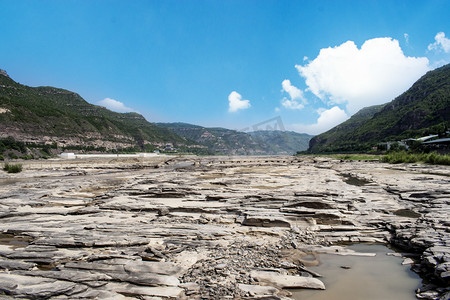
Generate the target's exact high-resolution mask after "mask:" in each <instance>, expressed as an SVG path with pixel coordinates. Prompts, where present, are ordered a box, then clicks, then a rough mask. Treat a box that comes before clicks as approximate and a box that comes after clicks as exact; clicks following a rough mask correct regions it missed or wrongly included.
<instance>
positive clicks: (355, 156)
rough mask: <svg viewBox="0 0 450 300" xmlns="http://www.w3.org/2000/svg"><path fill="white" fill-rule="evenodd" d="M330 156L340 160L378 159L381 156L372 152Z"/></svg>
mask: <svg viewBox="0 0 450 300" xmlns="http://www.w3.org/2000/svg"><path fill="white" fill-rule="evenodd" d="M331 157H334V158H337V159H340V160H379V159H381V158H382V156H381V155H373V154H336V155H331Z"/></svg>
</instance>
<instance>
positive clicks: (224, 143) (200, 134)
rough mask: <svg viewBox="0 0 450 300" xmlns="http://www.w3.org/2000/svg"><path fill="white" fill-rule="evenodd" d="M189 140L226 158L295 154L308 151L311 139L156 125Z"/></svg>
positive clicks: (282, 133)
mask: <svg viewBox="0 0 450 300" xmlns="http://www.w3.org/2000/svg"><path fill="white" fill-rule="evenodd" d="M157 125H158V126H161V127H165V128H168V129H170V130H172V131H173V132H175V133H176V134H178V135H179V136H182V137H184V138H186V140H190V141H193V142H195V143H198V144H201V145H204V146H206V147H207V148H208V150H209V151H210V152H211V153H214V154H223V155H261V154H288V155H291V154H294V153H295V152H296V151H298V149H303V150H306V149H307V145H308V142H309V140H310V139H311V137H312V136H310V135H307V134H299V133H295V132H287V131H257V132H250V133H245V132H241V131H236V130H230V129H225V128H217V127H216V128H205V127H201V126H197V125H192V124H186V123H157Z"/></svg>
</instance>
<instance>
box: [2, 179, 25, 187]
mask: <svg viewBox="0 0 450 300" xmlns="http://www.w3.org/2000/svg"><path fill="white" fill-rule="evenodd" d="M22 181H24V179H22V178H6V179H0V186H4V185H13V184H16V183H18V182H22Z"/></svg>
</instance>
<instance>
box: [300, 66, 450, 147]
mask: <svg viewBox="0 0 450 300" xmlns="http://www.w3.org/2000/svg"><path fill="white" fill-rule="evenodd" d="M445 126H447V127H450V65H446V66H443V67H441V68H438V69H436V70H433V71H430V72H428V73H427V74H425V75H424V76H422V78H420V79H419V80H418V81H417V82H416V83H414V84H413V86H412V87H411V88H410V89H408V90H407V91H406V92H405V93H403V94H402V95H400V96H398V97H397V98H396V99H394V100H392V101H391V102H389V103H386V104H384V105H380V106H374V107H368V108H364V109H362V110H361V111H359V112H358V113H356V114H355V115H354V116H352V117H351V118H350V119H349V120H347V121H346V122H344V123H342V124H340V125H338V126H336V127H334V128H332V129H331V130H329V131H327V132H325V133H322V134H320V135H318V136H315V137H314V138H313V139H311V141H310V144H309V149H308V151H309V152H312V153H318V152H342V151H365V150H368V149H370V148H371V147H372V146H374V145H376V144H378V143H380V142H385V141H396V140H401V139H406V138H415V137H420V136H423V135H426V134H428V133H433V132H436V131H439V130H442V129H443V128H444V127H445Z"/></svg>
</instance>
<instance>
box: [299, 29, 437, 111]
mask: <svg viewBox="0 0 450 300" xmlns="http://www.w3.org/2000/svg"><path fill="white" fill-rule="evenodd" d="M296 68H297V70H298V72H299V74H300V76H302V77H303V78H304V79H305V82H306V85H307V86H308V90H309V91H311V92H312V93H313V94H314V95H316V96H317V97H319V98H320V99H321V100H322V101H323V102H324V103H326V104H328V105H335V104H344V105H346V108H347V112H348V113H349V114H350V115H351V114H353V113H355V112H357V111H358V110H359V109H361V108H363V107H366V106H370V105H375V104H381V103H385V102H387V101H390V100H392V99H394V98H395V97H396V96H398V95H400V94H401V93H402V92H403V91H405V90H406V89H408V88H409V87H410V86H411V85H412V84H413V83H414V82H415V81H416V80H417V79H419V78H420V77H421V76H422V75H423V74H425V73H426V72H427V71H428V70H430V66H429V61H428V59H427V58H426V57H408V56H405V55H404V53H403V51H402V49H401V48H400V45H399V42H398V41H397V40H395V39H392V38H375V39H370V40H367V41H366V42H365V43H364V44H363V45H362V46H361V48H360V49H358V47H357V46H356V44H355V42H353V41H347V42H345V43H343V44H341V45H339V46H336V47H329V48H324V49H321V50H320V52H319V55H318V56H317V57H316V58H315V59H314V60H312V61H310V62H309V63H307V64H305V65H303V66H302V65H296Z"/></svg>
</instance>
